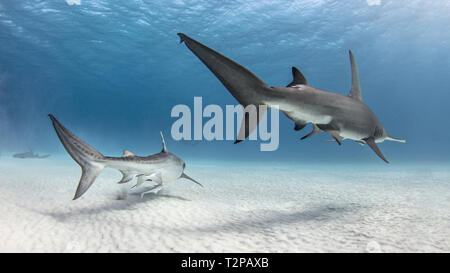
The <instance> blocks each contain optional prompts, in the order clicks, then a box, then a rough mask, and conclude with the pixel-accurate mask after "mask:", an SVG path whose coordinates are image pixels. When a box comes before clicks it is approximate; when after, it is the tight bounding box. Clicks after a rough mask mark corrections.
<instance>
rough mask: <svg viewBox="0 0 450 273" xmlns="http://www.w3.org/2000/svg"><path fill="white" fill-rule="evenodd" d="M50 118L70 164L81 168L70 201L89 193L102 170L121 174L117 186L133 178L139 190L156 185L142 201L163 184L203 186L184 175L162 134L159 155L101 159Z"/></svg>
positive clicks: (127, 153)
mask: <svg viewBox="0 0 450 273" xmlns="http://www.w3.org/2000/svg"><path fill="white" fill-rule="evenodd" d="M49 117H50V119H51V121H52V123H53V127H54V128H55V131H56V134H57V135H58V137H59V140H60V141H61V143H62V144H63V146H64V148H65V149H66V151H67V152H68V153H69V155H70V156H71V157H72V158H73V160H75V161H76V162H77V163H78V164H79V165H80V166H81V171H82V174H81V178H80V181H79V183H78V187H77V190H76V193H75V196H74V198H73V200H75V199H77V198H79V197H81V196H82V195H83V194H84V193H85V192H86V191H87V190H88V189H89V187H90V186H91V185H92V183H93V182H94V181H95V179H96V178H97V176H98V175H99V174H100V172H101V171H102V170H103V169H104V168H113V169H117V170H119V171H120V172H121V173H122V175H123V177H122V179H121V180H120V181H119V182H118V183H119V184H123V183H127V182H130V181H132V180H133V179H134V178H137V183H136V185H135V186H133V188H134V187H136V186H140V185H141V184H142V183H144V182H145V181H153V182H155V183H156V184H157V185H156V186H154V187H153V188H152V189H151V190H149V191H145V192H143V193H141V197H143V196H144V195H145V194H146V193H149V192H151V191H153V190H154V189H156V188H158V187H161V186H162V185H163V183H167V182H171V181H174V180H177V179H179V178H185V179H188V180H190V181H192V182H194V183H196V184H198V185H200V186H202V184H200V183H199V182H197V181H195V180H194V179H192V178H191V177H189V176H188V175H186V174H185V173H184V169H185V167H186V164H185V163H184V161H183V160H181V159H180V158H178V157H177V156H175V155H174V154H172V153H171V152H169V151H168V150H167V148H166V144H165V141H164V136H163V134H162V133H161V141H162V151H161V152H160V153H157V154H153V155H150V156H145V157H141V156H137V155H135V154H134V153H132V152H130V151H128V150H124V151H123V156H122V157H109V156H104V155H102V154H101V153H100V152H98V151H97V150H96V149H94V148H93V147H92V146H90V145H89V144H87V143H85V142H84V141H82V140H81V139H79V138H78V137H77V136H75V135H74V134H72V133H71V132H70V131H69V130H68V129H67V128H66V127H64V126H63V125H62V124H61V123H60V122H59V121H58V120H57V119H56V118H55V117H54V116H53V115H51V114H49Z"/></svg>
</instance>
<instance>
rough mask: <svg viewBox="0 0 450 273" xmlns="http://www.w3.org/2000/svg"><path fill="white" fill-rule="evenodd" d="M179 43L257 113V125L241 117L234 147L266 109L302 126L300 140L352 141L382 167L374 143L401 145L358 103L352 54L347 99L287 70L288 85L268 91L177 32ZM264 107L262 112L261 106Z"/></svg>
mask: <svg viewBox="0 0 450 273" xmlns="http://www.w3.org/2000/svg"><path fill="white" fill-rule="evenodd" d="M178 36H179V37H180V43H183V42H184V43H185V44H186V46H187V47H188V48H189V49H190V50H191V51H192V52H193V53H194V54H195V55H196V56H197V57H198V58H199V59H200V60H201V61H202V62H203V63H204V64H205V65H206V66H207V67H208V68H209V70H211V72H212V73H214V75H215V76H216V77H217V78H218V79H219V80H220V81H221V82H222V84H223V85H224V86H225V87H226V88H227V89H228V91H230V93H231V94H232V95H233V97H235V98H236V99H237V100H238V102H239V103H240V104H242V105H243V106H244V107H245V106H247V105H255V106H256V107H257V108H258V110H259V111H257V113H258V117H257V122H253V123H251V122H248V115H245V116H244V119H243V121H242V122H243V123H242V126H241V130H240V132H239V134H238V137H237V140H236V142H235V143H238V142H240V141H242V140H244V139H245V138H247V137H248V136H249V135H250V134H251V133H252V131H253V130H254V129H255V128H256V125H257V123H258V122H259V121H260V120H261V119H262V117H263V116H264V115H265V111H266V110H267V108H268V107H269V108H270V107H277V108H279V109H280V110H281V111H283V112H284V114H286V116H287V117H288V118H290V119H291V120H293V121H294V122H295V128H294V129H295V130H297V131H298V130H301V129H303V128H304V127H305V126H306V125H307V124H308V123H312V124H313V130H312V131H311V132H310V133H309V134H307V135H305V136H304V137H302V138H301V139H306V138H308V137H311V136H313V135H315V134H317V133H320V132H326V133H328V134H329V135H331V136H332V137H333V139H334V141H336V142H337V143H338V144H339V145H341V143H342V139H352V140H354V141H356V142H358V143H360V144H363V145H364V144H367V145H368V146H369V147H370V148H372V150H373V151H374V152H375V153H376V154H377V155H378V156H379V157H380V158H381V159H382V160H384V161H385V162H386V163H389V162H388V161H387V159H386V158H385V157H384V155H383V154H382V153H381V151H380V149H379V148H378V146H377V144H376V143H379V142H383V141H384V140H392V141H397V142H405V140H404V139H399V138H395V137H391V136H390V135H389V134H388V133H387V132H386V130H385V129H384V127H383V125H381V123H380V121H379V120H378V118H377V117H376V116H375V114H374V113H373V112H372V111H371V110H370V109H369V108H368V107H367V105H366V104H364V102H363V100H362V94H361V86H360V83H359V74H358V68H357V66H356V61H355V57H354V56H353V53H352V52H351V51H349V54H350V64H351V71H352V86H351V89H350V93H349V94H348V96H344V95H340V94H336V93H332V92H329V91H325V90H321V89H317V88H314V87H312V86H310V85H309V84H308V82H307V80H306V78H305V76H303V74H302V73H301V72H300V70H298V69H297V68H296V67H292V74H293V78H294V80H293V81H292V82H291V83H290V84H289V85H287V86H286V87H270V86H268V85H267V84H266V83H264V82H263V81H262V80H261V79H259V78H258V77H257V76H255V75H254V74H253V73H252V72H250V71H249V70H247V69H246V68H245V67H243V66H241V65H239V64H238V63H236V62H234V61H233V60H231V59H229V58H227V57H225V56H223V55H222V54H220V53H218V52H216V51H214V50H212V49H211V48H209V47H207V46H205V45H203V44H201V43H199V42H197V41H196V40H194V39H192V38H190V37H188V36H187V35H185V34H183V33H178ZM261 106H264V107H261Z"/></svg>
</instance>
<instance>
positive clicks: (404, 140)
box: [386, 136, 406, 143]
mask: <svg viewBox="0 0 450 273" xmlns="http://www.w3.org/2000/svg"><path fill="white" fill-rule="evenodd" d="M386 140H390V141H396V142H401V143H405V142H406V139H402V138H396V137H391V136H387V137H386Z"/></svg>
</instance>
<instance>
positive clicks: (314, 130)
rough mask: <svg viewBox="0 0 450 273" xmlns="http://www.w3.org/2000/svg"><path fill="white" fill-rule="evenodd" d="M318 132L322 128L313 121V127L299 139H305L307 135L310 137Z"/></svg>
mask: <svg viewBox="0 0 450 273" xmlns="http://www.w3.org/2000/svg"><path fill="white" fill-rule="evenodd" d="M320 132H322V130H321V129H320V128H319V127H317V125H316V124H314V123H313V129H312V131H311V133H309V134H307V135H306V136H303V137H302V138H301V140H304V139H307V138H308V137H312V136H314V135H317V134H318V133H320Z"/></svg>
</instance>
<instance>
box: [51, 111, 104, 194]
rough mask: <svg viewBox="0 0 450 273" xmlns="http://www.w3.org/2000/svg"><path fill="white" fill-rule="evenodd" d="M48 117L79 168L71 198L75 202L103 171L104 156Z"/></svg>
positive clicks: (52, 117) (53, 118) (54, 119)
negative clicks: (74, 191) (78, 176)
mask: <svg viewBox="0 0 450 273" xmlns="http://www.w3.org/2000/svg"><path fill="white" fill-rule="evenodd" d="M48 116H49V117H50V119H51V120H52V123H53V127H54V128H55V131H56V134H57V135H58V137H59V140H60V141H61V143H62V144H63V146H64V148H65V149H66V151H67V152H68V153H69V155H70V156H71V157H72V158H73V160H75V161H76V162H77V163H78V164H79V165H80V166H81V171H82V174H81V178H80V182H79V183H78V187H77V191H76V193H75V196H74V198H73V200H75V199H77V198H79V197H80V196H82V195H83V194H84V193H85V192H86V191H87V190H88V189H89V187H90V186H91V185H92V183H93V182H94V180H95V179H96V178H97V176H98V175H99V174H100V172H101V171H102V170H103V168H104V165H103V164H102V163H101V161H102V160H104V156H103V155H102V154H101V153H99V152H98V151H97V150H95V149H94V148H93V147H91V146H90V145H89V144H87V143H85V142H84V141H82V140H81V139H79V138H78V137H76V136H75V135H74V134H72V133H71V132H70V131H69V130H67V128H66V127H64V126H63V125H62V124H61V123H59V121H58V120H56V118H55V117H54V116H53V115H52V114H49V115H48Z"/></svg>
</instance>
